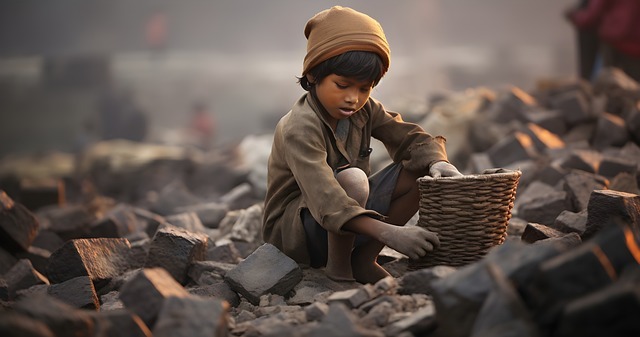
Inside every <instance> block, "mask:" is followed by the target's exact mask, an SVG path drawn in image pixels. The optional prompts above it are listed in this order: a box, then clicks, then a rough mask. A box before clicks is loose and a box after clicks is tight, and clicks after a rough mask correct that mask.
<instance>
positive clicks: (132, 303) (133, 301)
mask: <svg viewBox="0 0 640 337" xmlns="http://www.w3.org/2000/svg"><path fill="white" fill-rule="evenodd" d="M186 296H189V293H188V292H187V291H186V290H185V289H184V288H183V287H182V286H181V285H180V284H179V283H178V282H176V280H174V279H173V277H172V276H171V274H169V273H168V272H167V271H166V270H164V269H162V268H150V269H143V270H141V271H140V272H138V273H137V274H136V275H135V276H134V277H133V278H132V279H130V280H129V281H127V282H126V283H125V284H124V285H123V286H122V288H121V289H120V300H121V301H122V303H124V305H125V306H126V307H127V309H129V310H131V311H132V312H134V313H135V314H136V315H138V316H140V318H141V319H142V320H143V321H144V323H145V324H146V325H147V326H148V327H149V328H152V327H153V325H154V324H155V322H156V319H157V317H158V314H159V312H160V309H161V308H162V304H163V303H164V301H165V300H166V299H167V298H169V297H186Z"/></svg>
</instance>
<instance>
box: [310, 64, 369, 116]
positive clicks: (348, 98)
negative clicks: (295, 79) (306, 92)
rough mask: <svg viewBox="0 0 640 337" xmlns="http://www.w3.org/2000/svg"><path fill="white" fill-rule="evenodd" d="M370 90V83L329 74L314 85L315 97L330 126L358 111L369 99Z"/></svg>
mask: <svg viewBox="0 0 640 337" xmlns="http://www.w3.org/2000/svg"><path fill="white" fill-rule="evenodd" d="M372 88H373V82H371V81H359V80H356V79H353V78H351V77H344V76H339V75H336V74H330V75H329V76H327V77H325V78H324V79H323V80H322V81H320V83H317V84H316V95H317V96H318V100H319V101H320V103H321V104H322V106H323V107H324V108H325V109H326V110H327V112H328V113H329V117H330V122H331V124H334V122H335V123H337V121H338V120H340V119H345V118H348V117H349V116H351V115H353V114H354V113H355V112H357V111H358V110H360V109H361V108H362V107H363V106H364V104H365V103H366V102H367V100H368V99H369V95H371V89H372ZM334 126H335V125H334Z"/></svg>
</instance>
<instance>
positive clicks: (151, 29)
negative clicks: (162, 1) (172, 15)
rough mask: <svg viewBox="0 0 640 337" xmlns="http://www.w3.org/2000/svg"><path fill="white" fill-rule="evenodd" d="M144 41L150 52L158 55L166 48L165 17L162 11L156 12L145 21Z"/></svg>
mask: <svg viewBox="0 0 640 337" xmlns="http://www.w3.org/2000/svg"><path fill="white" fill-rule="evenodd" d="M145 40H146V42H147V46H148V47H149V49H150V50H151V51H153V52H155V53H160V52H162V51H164V50H165V48H166V46H167V16H166V14H165V13H164V12H163V11H160V10H156V11H155V12H153V13H152V14H151V16H150V17H149V19H148V20H147V22H146V25H145Z"/></svg>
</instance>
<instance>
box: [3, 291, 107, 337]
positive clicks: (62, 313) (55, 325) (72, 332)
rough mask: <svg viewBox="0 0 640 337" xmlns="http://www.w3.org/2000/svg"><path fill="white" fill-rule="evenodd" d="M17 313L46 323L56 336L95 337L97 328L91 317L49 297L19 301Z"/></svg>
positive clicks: (16, 308) (27, 298) (31, 297)
mask: <svg viewBox="0 0 640 337" xmlns="http://www.w3.org/2000/svg"><path fill="white" fill-rule="evenodd" d="M13 308H14V309H15V311H16V312H17V313H20V314H23V315H26V316H28V317H30V318H32V319H34V320H36V321H38V322H42V323H44V324H45V325H46V326H47V327H48V328H49V329H50V330H51V332H52V333H53V334H54V335H55V336H75V337H93V336H95V333H96V326H95V323H94V320H93V319H92V317H91V315H90V314H89V313H88V312H86V311H83V310H80V309H76V308H74V307H72V306H70V305H68V304H66V303H64V302H62V301H60V300H58V299H55V298H53V297H51V296H48V295H34V296H29V297H25V298H24V299H22V300H20V301H17V302H16V304H15V305H14V306H13Z"/></svg>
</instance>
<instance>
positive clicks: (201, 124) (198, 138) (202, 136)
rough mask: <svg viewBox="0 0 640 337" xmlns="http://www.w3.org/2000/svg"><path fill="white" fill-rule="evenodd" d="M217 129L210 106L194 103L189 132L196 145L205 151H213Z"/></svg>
mask: <svg viewBox="0 0 640 337" xmlns="http://www.w3.org/2000/svg"><path fill="white" fill-rule="evenodd" d="M215 128H216V123H215V120H214V117H213V115H212V113H211V111H210V109H209V106H208V105H207V104H205V103H203V102H196V103H194V104H193V106H192V108H191V120H190V121H189V126H188V132H189V133H190V136H191V137H192V138H193V140H194V143H195V144H194V145H196V146H197V147H198V148H200V149H203V150H209V149H211V146H212V145H213V138H214V136H215Z"/></svg>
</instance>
